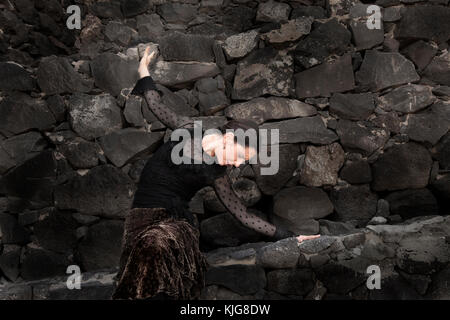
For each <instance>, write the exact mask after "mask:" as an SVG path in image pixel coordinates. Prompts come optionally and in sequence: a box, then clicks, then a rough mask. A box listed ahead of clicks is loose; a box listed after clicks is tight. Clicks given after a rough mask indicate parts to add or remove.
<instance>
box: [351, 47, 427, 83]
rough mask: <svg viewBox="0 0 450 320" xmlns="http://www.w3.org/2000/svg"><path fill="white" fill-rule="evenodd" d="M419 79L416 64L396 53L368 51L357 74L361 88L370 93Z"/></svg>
mask: <svg viewBox="0 0 450 320" xmlns="http://www.w3.org/2000/svg"><path fill="white" fill-rule="evenodd" d="M419 79H420V77H419V75H418V74H417V73H416V70H415V67H414V64H413V63H412V62H411V61H409V60H407V59H406V58H405V57H403V56H402V55H401V54H399V53H396V52H378V51H376V50H368V51H366V55H365V57H364V60H363V63H362V65H361V68H360V69H359V71H358V72H356V81H357V82H358V83H359V86H360V87H361V88H364V89H368V90H370V91H380V90H382V89H385V88H388V87H391V86H396V85H399V84H404V83H408V82H415V81H417V80H419Z"/></svg>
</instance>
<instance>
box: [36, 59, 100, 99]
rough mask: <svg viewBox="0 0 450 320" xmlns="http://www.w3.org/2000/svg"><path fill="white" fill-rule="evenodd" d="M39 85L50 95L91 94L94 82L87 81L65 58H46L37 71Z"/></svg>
mask: <svg viewBox="0 0 450 320" xmlns="http://www.w3.org/2000/svg"><path fill="white" fill-rule="evenodd" d="M37 83H38V85H39V87H40V88H41V90H42V91H43V92H45V93H46V94H48V95H51V94H55V93H68V92H69V93H70V92H89V91H91V89H92V85H93V83H92V81H91V80H85V79H83V78H82V77H81V75H80V74H79V73H78V72H76V71H75V70H74V69H73V67H72V66H71V64H70V62H69V60H68V59H67V58H65V57H56V56H50V57H44V58H42V60H41V62H40V64H39V68H38V70H37Z"/></svg>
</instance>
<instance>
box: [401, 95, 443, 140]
mask: <svg viewBox="0 0 450 320" xmlns="http://www.w3.org/2000/svg"><path fill="white" fill-rule="evenodd" d="M403 118H404V121H403V123H402V127H401V132H403V133H406V134H407V135H408V137H409V138H410V139H411V140H414V141H418V142H425V143H427V144H428V145H430V144H431V145H435V144H436V143H437V142H438V141H439V139H441V137H442V136H443V135H444V134H446V133H447V132H448V130H449V128H450V121H449V120H450V103H447V102H441V101H439V102H437V103H435V104H433V105H432V106H431V107H429V108H428V109H426V110H424V111H422V112H419V113H414V114H411V115H406V116H404V117H403Z"/></svg>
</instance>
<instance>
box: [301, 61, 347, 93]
mask: <svg viewBox="0 0 450 320" xmlns="http://www.w3.org/2000/svg"><path fill="white" fill-rule="evenodd" d="M295 81H296V84H295V86H296V87H295V91H296V94H297V97H298V98H308V97H318V96H325V97H329V96H330V95H331V93H333V92H344V91H348V90H352V89H353V88H354V86H355V81H354V77H353V67H352V59H351V56H350V55H348V54H346V55H344V56H342V57H340V58H339V59H337V60H336V61H333V62H324V63H322V64H321V65H319V66H316V67H313V68H311V69H308V70H305V71H302V72H299V73H297V74H295Z"/></svg>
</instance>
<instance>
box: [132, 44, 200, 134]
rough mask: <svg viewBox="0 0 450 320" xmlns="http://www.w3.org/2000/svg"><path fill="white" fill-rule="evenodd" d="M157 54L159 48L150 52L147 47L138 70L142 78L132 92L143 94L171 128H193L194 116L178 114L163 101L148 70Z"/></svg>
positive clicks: (149, 104)
mask: <svg viewBox="0 0 450 320" xmlns="http://www.w3.org/2000/svg"><path fill="white" fill-rule="evenodd" d="M156 56H157V50H153V51H152V52H150V47H147V48H146V49H145V52H144V55H143V57H142V59H141V61H140V63H139V69H138V72H139V77H140V79H139V80H138V82H137V83H136V85H135V87H134V89H133V91H132V92H131V93H132V94H141V95H143V96H144V98H145V101H146V102H147V105H148V107H149V108H150V110H151V111H152V112H153V113H154V115H155V116H156V117H157V118H158V120H159V121H161V122H162V123H163V124H164V125H166V126H167V127H169V128H170V129H172V130H174V129H176V128H181V127H184V128H193V126H194V121H193V120H192V118H190V117H187V116H181V115H178V114H176V113H175V112H174V111H173V110H172V109H170V108H169V107H168V106H166V105H165V104H164V103H163V102H162V101H161V94H160V93H159V92H158V89H157V88H156V85H155V82H154V81H153V78H152V77H151V76H150V72H149V71H148V66H149V65H150V63H152V62H153V61H154V60H155V59H156Z"/></svg>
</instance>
